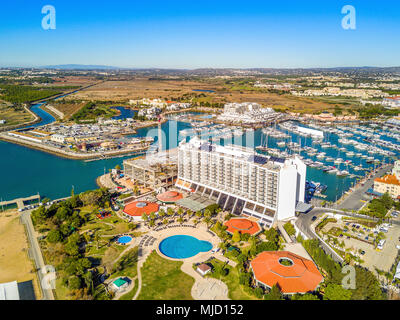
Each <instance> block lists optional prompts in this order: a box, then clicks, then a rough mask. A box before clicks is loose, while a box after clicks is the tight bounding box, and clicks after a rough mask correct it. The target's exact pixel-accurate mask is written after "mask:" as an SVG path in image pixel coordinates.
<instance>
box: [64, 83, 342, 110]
mask: <svg viewBox="0 0 400 320" xmlns="http://www.w3.org/2000/svg"><path fill="white" fill-rule="evenodd" d="M193 90H209V91H214V92H199V91H193ZM142 98H151V99H155V98H160V99H164V100H176V99H178V98H181V99H187V100H190V101H193V102H200V103H202V104H205V103H214V104H215V103H220V104H221V103H222V104H224V103H228V102H246V101H251V102H257V103H260V104H262V105H263V106H266V107H274V108H277V109H278V110H280V111H291V112H300V113H314V112H321V111H333V110H334V105H333V104H328V103H324V102H321V101H315V100H312V99H310V98H304V97H295V96H292V95H291V94H289V93H287V94H277V93H273V92H268V91H267V90H265V89H257V88H252V87H249V88H247V89H243V90H238V89H237V88H236V87H231V86H229V85H225V84H224V83H223V82H220V81H215V79H209V80H204V79H203V80H201V81H195V80H181V81H179V80H168V81H166V80H151V79H147V78H140V79H134V80H125V81H106V82H104V83H101V84H98V85H95V86H93V87H90V88H88V89H86V90H82V91H79V92H77V93H75V94H73V95H70V96H68V97H67V98H66V100H77V99H80V100H101V101H114V102H125V103H126V102H128V101H129V100H138V99H142ZM338 105H340V103H338ZM340 106H341V107H343V108H346V106H343V105H340ZM347 107H348V106H347Z"/></svg>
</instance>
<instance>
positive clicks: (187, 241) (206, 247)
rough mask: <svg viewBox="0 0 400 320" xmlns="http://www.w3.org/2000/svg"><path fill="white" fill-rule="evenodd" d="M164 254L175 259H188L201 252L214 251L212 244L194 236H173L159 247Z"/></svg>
mask: <svg viewBox="0 0 400 320" xmlns="http://www.w3.org/2000/svg"><path fill="white" fill-rule="evenodd" d="M159 249H160V251H161V253H162V254H164V255H166V256H167V257H170V258H174V259H186V258H190V257H193V256H195V255H196V254H198V253H199V252H207V251H210V250H211V249H212V244H211V243H210V242H208V241H202V240H199V239H197V238H195V237H192V236H187V235H176V236H171V237H168V238H166V239H164V240H163V241H161V243H160V245H159Z"/></svg>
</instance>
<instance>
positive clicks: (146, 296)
mask: <svg viewBox="0 0 400 320" xmlns="http://www.w3.org/2000/svg"><path fill="white" fill-rule="evenodd" d="M182 264H183V262H181V261H172V260H167V259H164V258H162V257H160V256H159V255H158V253H157V252H156V251H153V252H152V253H151V254H150V255H149V257H148V258H147V260H146V262H145V263H144V265H143V267H142V269H141V273H142V280H143V282H142V289H141V291H140V294H139V296H138V298H137V299H138V300H193V298H192V295H191V290H192V287H193V284H194V279H193V278H192V277H191V276H189V275H187V274H186V273H184V272H183V271H182V270H181V265H182Z"/></svg>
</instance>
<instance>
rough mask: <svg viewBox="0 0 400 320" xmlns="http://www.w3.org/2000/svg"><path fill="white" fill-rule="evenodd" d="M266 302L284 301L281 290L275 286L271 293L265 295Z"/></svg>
mask: <svg viewBox="0 0 400 320" xmlns="http://www.w3.org/2000/svg"><path fill="white" fill-rule="evenodd" d="M265 300H283V297H282V293H281V290H280V288H279V287H278V286H277V285H276V284H275V285H273V286H272V288H271V290H270V291H269V293H268V294H267V295H265Z"/></svg>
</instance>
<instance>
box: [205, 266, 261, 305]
mask: <svg viewBox="0 0 400 320" xmlns="http://www.w3.org/2000/svg"><path fill="white" fill-rule="evenodd" d="M212 264H213V265H215V264H221V265H222V264H223V262H222V261H220V260H217V259H214V260H213V261H212ZM226 268H227V269H228V270H229V272H228V275H227V276H221V277H217V276H215V275H214V274H213V273H211V274H210V277H212V278H215V279H219V280H221V281H223V282H224V283H225V284H226V285H227V286H228V292H229V294H228V297H229V298H230V299H232V300H257V298H255V297H254V296H251V295H249V294H247V293H246V292H245V291H244V290H243V289H242V285H241V284H240V283H239V272H238V271H237V269H236V268H232V267H231V266H227V267H226Z"/></svg>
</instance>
